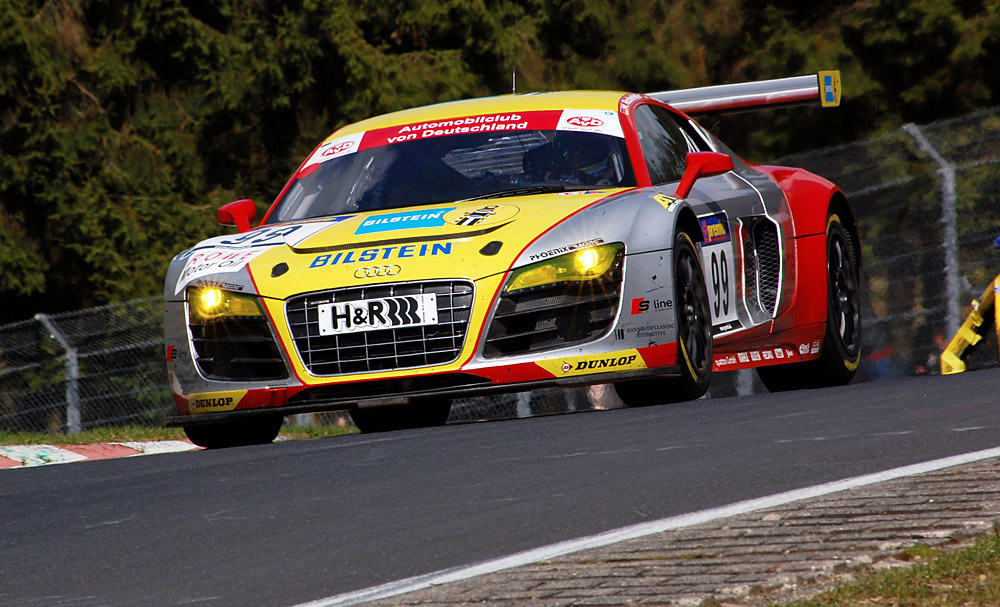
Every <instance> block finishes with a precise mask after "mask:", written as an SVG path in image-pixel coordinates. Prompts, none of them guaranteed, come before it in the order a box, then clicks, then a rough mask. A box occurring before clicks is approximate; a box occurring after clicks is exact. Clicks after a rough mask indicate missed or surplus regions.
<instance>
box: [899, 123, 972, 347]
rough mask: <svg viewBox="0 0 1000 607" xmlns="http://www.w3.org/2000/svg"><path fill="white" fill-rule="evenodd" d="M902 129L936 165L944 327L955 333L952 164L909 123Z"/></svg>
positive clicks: (958, 310)
mask: <svg viewBox="0 0 1000 607" xmlns="http://www.w3.org/2000/svg"><path fill="white" fill-rule="evenodd" d="M903 130H904V131H906V133H907V134H908V135H910V137H913V138H914V139H915V140H916V141H917V145H919V146H920V149H921V150H923V151H924V152H925V153H926V154H927V155H928V156H930V157H931V158H932V159H933V160H934V162H936V163H937V165H938V173H940V174H941V223H942V224H944V230H943V235H942V240H943V241H944V242H943V243H942V244H943V246H944V272H945V285H946V289H947V293H948V314H947V315H946V318H945V321H946V323H947V324H946V327H947V330H948V333H947V334H948V335H954V334H955V333H957V332H958V328H959V326H961V323H962V318H961V317H962V304H961V287H960V277H959V271H960V267H959V263H958V228H957V225H958V216H957V211H956V209H955V207H956V197H955V165H954V164H952V163H950V162H948V160H947V159H946V158H945V157H944V156H942V155H941V153H940V152H938V150H937V148H935V147H934V144H933V143H931V141H930V139H928V138H927V136H926V135H924V133H923V131H921V130H920V127H918V126H917V125H915V124H913V123H910V124H905V125H903Z"/></svg>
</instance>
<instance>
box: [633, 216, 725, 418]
mask: <svg viewBox="0 0 1000 607" xmlns="http://www.w3.org/2000/svg"><path fill="white" fill-rule="evenodd" d="M672 258H673V275H674V309H675V310H676V311H677V366H678V367H679V370H680V375H679V376H678V377H662V378H656V379H644V380H637V381H629V382H619V383H616V384H615V391H616V392H618V397H619V398H621V400H622V402H623V403H625V405H626V406H628V407H646V406H649V405H658V404H666V403H676V402H682V401H686V400H694V399H696V398H699V397H701V396H703V395H704V394H705V392H707V391H708V386H709V384H710V383H711V381H712V362H713V360H712V316H711V314H710V313H709V309H708V287H707V286H706V284H705V274H704V272H703V271H702V267H701V257H699V255H698V250H697V248H695V245H694V242H693V241H692V240H691V237H690V236H688V235H687V234H686V233H684V232H678V233H677V236H676V237H675V238H674V251H673V255H672Z"/></svg>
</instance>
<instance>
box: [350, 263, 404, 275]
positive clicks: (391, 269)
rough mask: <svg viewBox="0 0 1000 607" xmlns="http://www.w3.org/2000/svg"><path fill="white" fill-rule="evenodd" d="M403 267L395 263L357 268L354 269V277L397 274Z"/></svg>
mask: <svg viewBox="0 0 1000 607" xmlns="http://www.w3.org/2000/svg"><path fill="white" fill-rule="evenodd" d="M402 270H403V269H402V268H400V267H399V266H397V265H388V266H369V267H367V268H358V269H357V270H355V271H354V277H355V278H381V277H383V276H395V275H396V274H399V273H400V272H401V271H402Z"/></svg>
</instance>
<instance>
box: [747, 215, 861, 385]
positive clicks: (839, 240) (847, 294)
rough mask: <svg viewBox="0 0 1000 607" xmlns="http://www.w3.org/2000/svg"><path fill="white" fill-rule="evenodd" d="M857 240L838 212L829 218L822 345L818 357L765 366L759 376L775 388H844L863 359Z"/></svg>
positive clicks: (758, 370)
mask: <svg viewBox="0 0 1000 607" xmlns="http://www.w3.org/2000/svg"><path fill="white" fill-rule="evenodd" d="M856 247H857V244H856V243H855V242H854V241H853V240H852V239H851V235H850V234H849V233H848V232H847V230H846V229H844V226H843V223H842V222H841V221H840V216H839V215H837V214H836V213H830V215H829V217H828V218H827V222H826V274H827V289H826V290H827V311H826V333H825V335H824V338H823V348H822V349H821V350H820V356H819V358H818V359H817V360H814V361H810V362H807V363H800V364H796V365H785V366H780V367H761V368H759V369H757V375H759V376H760V379H761V382H763V384H764V386H765V387H766V388H767V389H768V390H770V391H771V392H781V391H784V390H798V389H803V388H825V387H828V386H842V385H845V384H848V383H850V382H851V380H852V379H854V374H855V373H856V372H857V370H858V363H860V362H861V264H860V263H859V261H858V250H857V248H856Z"/></svg>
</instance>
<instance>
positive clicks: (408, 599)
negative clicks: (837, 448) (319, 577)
mask: <svg viewBox="0 0 1000 607" xmlns="http://www.w3.org/2000/svg"><path fill="white" fill-rule="evenodd" d="M998 522H1000V459H998V458H993V459H987V460H982V461H979V462H975V463H972V464H966V465H962V466H957V467H953V468H946V469H943V470H938V471H936V472H929V473H925V474H921V475H918V476H912V477H907V478H902V479H897V480H893V481H887V482H884V483H880V484H876V485H870V486H866V487H860V488H856V489H849V490H846V491H842V492H839V493H833V494H829V495H826V496H823V497H818V498H812V499H807V500H802V501H798V502H794V503H790V504H787V505H784V506H780V507H775V508H770V509H766V510H760V511H756V512H753V513H750V514H744V515H739V516H734V517H732V518H727V519H721V520H717V521H714V522H711V523H707V524H702V525H698V526H693V527H688V528H684V529H678V530H674V531H666V532H663V533H658V534H656V535H650V536H646V537H642V538H638V539H633V540H628V541H624V542H620V543H617V544H614V545H610V546H606V547H603V548H597V549H592V550H587V551H583V552H576V553H573V554H570V555H567V556H563V557H559V558H555V559H551V560H549V561H546V562H542V563H537V564H534V565H530V566H525V567H519V568H516V569H509V570H506V571H502V572H499V573H493V574H490V575H485V576H481V577H476V578H472V579H468V580H463V581H459V582H453V583H450V584H444V585H441V586H437V587H433V588H428V589H425V590H419V591H416V592H412V593H409V594H404V595H400V596H396V597H392V598H389V599H382V600H379V601H374V602H371V603H366V605H377V606H381V607H389V606H393V607H402V606H411V605H412V606H421V607H435V606H441V607H446V606H447V607H451V606H456V605H504V606H507V605H510V606H514V605H517V606H518V607H521V606H525V607H560V606H569V605H572V606H589V605H594V606H597V605H602V606H603V605H664V606H667V605H669V606H684V607H726V606H738V607H750V606H752V607H758V606H760V607H763V606H766V605H773V604H774V603H776V602H783V601H788V600H793V599H797V598H803V597H808V596H812V595H815V594H817V593H819V592H820V591H822V590H826V589H828V588H830V587H833V586H834V585H837V584H840V583H843V582H846V581H849V580H850V579H852V578H853V577H855V576H857V575H858V574H863V573H867V572H870V571H872V570H880V569H884V568H889V567H899V566H905V565H909V564H912V561H908V560H907V559H906V556H905V554H904V552H903V551H904V550H905V549H906V548H908V547H911V546H914V545H917V544H923V545H927V546H931V547H936V548H940V549H943V550H951V549H954V548H958V547H961V546H965V545H968V544H970V543H971V542H972V541H974V539H975V538H976V537H979V536H982V535H984V534H986V533H988V532H991V530H993V529H994V526H995V525H996V524H997V523H998Z"/></svg>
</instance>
